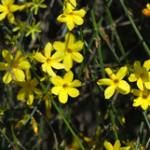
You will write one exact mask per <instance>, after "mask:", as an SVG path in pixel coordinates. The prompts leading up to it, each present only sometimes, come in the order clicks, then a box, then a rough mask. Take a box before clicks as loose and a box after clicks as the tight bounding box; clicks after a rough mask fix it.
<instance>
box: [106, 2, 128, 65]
mask: <svg viewBox="0 0 150 150" xmlns="http://www.w3.org/2000/svg"><path fill="white" fill-rule="evenodd" d="M104 3H105V10H106V13H107V15H108V19H109V22H110V25H111V29H112V32H113V33H114V35H115V38H116V41H117V44H118V46H119V48H120V51H121V53H122V56H123V58H125V59H126V62H128V60H127V58H126V55H125V50H124V48H123V45H122V43H121V40H120V37H119V35H118V32H117V30H116V27H115V24H114V21H113V18H112V16H111V13H110V10H109V8H108V5H107V3H106V0H104Z"/></svg>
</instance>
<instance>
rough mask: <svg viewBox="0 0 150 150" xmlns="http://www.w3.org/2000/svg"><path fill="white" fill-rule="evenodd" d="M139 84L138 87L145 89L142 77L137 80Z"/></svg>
mask: <svg viewBox="0 0 150 150" xmlns="http://www.w3.org/2000/svg"><path fill="white" fill-rule="evenodd" d="M137 86H138V88H139V89H140V90H142V91H143V89H144V87H143V81H142V79H141V78H139V79H138V80H137Z"/></svg>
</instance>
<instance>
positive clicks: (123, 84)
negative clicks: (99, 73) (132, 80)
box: [116, 80, 130, 95]
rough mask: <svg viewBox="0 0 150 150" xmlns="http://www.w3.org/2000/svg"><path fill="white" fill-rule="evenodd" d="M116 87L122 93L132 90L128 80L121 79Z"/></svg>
mask: <svg viewBox="0 0 150 150" xmlns="http://www.w3.org/2000/svg"><path fill="white" fill-rule="evenodd" d="M116 89H117V92H118V93H121V94H123V95H124V94H128V93H129V92H130V85H129V84H128V83H127V82H126V81H124V80H121V81H119V84H118V86H117V88H116Z"/></svg>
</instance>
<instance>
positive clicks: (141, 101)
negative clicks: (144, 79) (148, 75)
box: [131, 88, 150, 110]
mask: <svg viewBox="0 0 150 150" xmlns="http://www.w3.org/2000/svg"><path fill="white" fill-rule="evenodd" d="M131 93H133V95H135V96H138V98H136V99H134V101H133V102H134V103H133V106H134V107H137V106H141V107H142V109H144V110H146V109H147V108H148V106H150V91H148V89H146V88H144V90H143V91H141V90H138V89H132V90H131Z"/></svg>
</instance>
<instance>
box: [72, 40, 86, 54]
mask: <svg viewBox="0 0 150 150" xmlns="http://www.w3.org/2000/svg"><path fill="white" fill-rule="evenodd" d="M83 45H84V43H83V42H82V41H78V42H76V43H75V44H73V45H72V47H71V48H72V50H73V51H74V52H77V51H80V50H82V48H83Z"/></svg>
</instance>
